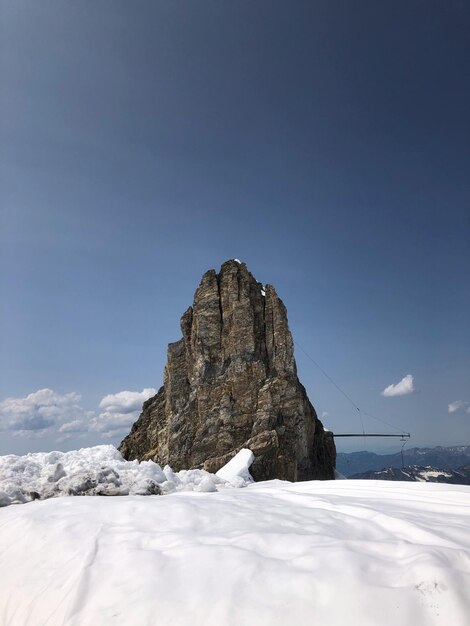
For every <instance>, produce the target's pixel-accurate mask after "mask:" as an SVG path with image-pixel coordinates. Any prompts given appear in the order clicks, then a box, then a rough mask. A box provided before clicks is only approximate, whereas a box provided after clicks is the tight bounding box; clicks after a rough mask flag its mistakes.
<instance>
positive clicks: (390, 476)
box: [348, 465, 470, 485]
mask: <svg viewBox="0 0 470 626" xmlns="http://www.w3.org/2000/svg"><path fill="white" fill-rule="evenodd" d="M348 478H351V479H353V478H361V479H367V480H402V481H403V480H404V481H418V482H429V483H448V484H452V485H470V465H464V466H463V467H459V468H458V469H456V470H449V469H446V470H441V469H436V468H435V467H431V466H428V467H420V466H419V465H410V466H408V467H405V468H403V469H402V468H399V467H388V468H386V469H383V470H375V471H374V470H370V471H368V472H362V473H359V474H353V475H352V476H349V477H348Z"/></svg>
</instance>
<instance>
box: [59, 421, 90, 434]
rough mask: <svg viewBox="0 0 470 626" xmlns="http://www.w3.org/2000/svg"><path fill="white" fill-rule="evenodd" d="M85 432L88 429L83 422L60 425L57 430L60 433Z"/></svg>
mask: <svg viewBox="0 0 470 626" xmlns="http://www.w3.org/2000/svg"><path fill="white" fill-rule="evenodd" d="M86 430H88V428H87V426H86V424H85V422H84V421H83V420H72V421H71V422H66V423H65V424H62V426H61V427H60V428H59V432H60V433H82V432H84V431H86Z"/></svg>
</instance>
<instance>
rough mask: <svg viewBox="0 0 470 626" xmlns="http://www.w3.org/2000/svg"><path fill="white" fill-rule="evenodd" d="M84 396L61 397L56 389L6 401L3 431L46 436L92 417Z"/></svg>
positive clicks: (0, 407) (0, 405)
mask: <svg viewBox="0 0 470 626" xmlns="http://www.w3.org/2000/svg"><path fill="white" fill-rule="evenodd" d="M80 400H81V396H80V394H78V393H76V392H75V391H72V392H70V393H66V394H60V393H57V392H56V391H53V390H52V389H38V391H34V392H33V393H30V394H29V395H27V396H25V397H24V398H6V400H3V401H2V402H0V429H1V430H9V431H12V432H13V433H14V434H17V435H19V436H26V437H31V436H42V435H43V434H44V433H45V432H46V431H50V430H51V429H52V428H53V427H55V426H57V425H59V424H61V423H62V422H67V421H75V420H77V419H82V418H86V417H87V416H89V413H87V412H86V411H85V410H84V409H83V408H82V407H81V406H80Z"/></svg>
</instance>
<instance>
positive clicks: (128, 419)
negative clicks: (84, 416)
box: [90, 387, 157, 437]
mask: <svg viewBox="0 0 470 626" xmlns="http://www.w3.org/2000/svg"><path fill="white" fill-rule="evenodd" d="M156 393H157V390H156V389H153V388H152V387H149V388H145V389H143V390H142V391H119V392H118V393H111V394H108V395H107V396H105V397H104V398H103V399H102V400H101V402H100V408H101V409H104V411H103V412H102V413H100V414H99V416H98V417H94V418H93V419H92V420H91V422H90V430H94V431H96V432H99V433H101V434H102V436H103V437H113V436H115V435H119V434H125V433H126V432H127V431H128V430H129V428H130V427H131V426H132V424H133V423H134V422H135V420H136V419H137V418H138V416H139V413H140V412H141V410H142V404H143V403H144V402H145V401H146V400H148V399H149V398H151V397H152V396H154V395H155V394H156Z"/></svg>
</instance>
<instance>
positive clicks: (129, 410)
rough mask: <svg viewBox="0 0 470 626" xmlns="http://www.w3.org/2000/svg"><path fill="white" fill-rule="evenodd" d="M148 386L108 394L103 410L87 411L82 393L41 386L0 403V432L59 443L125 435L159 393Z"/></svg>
mask: <svg viewBox="0 0 470 626" xmlns="http://www.w3.org/2000/svg"><path fill="white" fill-rule="evenodd" d="M156 392H157V391H156V389H154V388H153V387H148V388H145V389H143V390H142V391H119V392H117V393H113V394H108V395H106V396H104V398H102V400H101V401H100V403H99V408H100V409H101V412H100V413H98V412H97V411H88V410H85V409H84V408H83V407H82V406H81V404H80V402H81V395H80V394H79V393H77V392H75V391H71V392H70V393H65V394H60V393H58V392H56V391H54V390H52V389H38V391H34V392H33V393H30V394H29V395H27V396H25V397H23V398H13V397H11V398H6V399H5V400H3V401H2V402H0V431H4V432H5V431H8V432H11V433H12V434H13V435H15V436H18V437H26V438H31V437H44V436H45V435H50V436H53V437H56V439H55V441H56V442H57V443H60V442H63V441H66V440H68V439H71V438H77V439H79V438H81V437H83V436H84V435H85V434H86V433H99V434H100V436H101V437H103V438H109V437H114V436H117V435H123V434H125V433H127V432H128V430H129V428H130V427H131V425H132V424H133V422H134V421H135V420H136V419H137V417H138V415H139V413H140V411H141V408H142V404H143V403H144V402H145V400H147V399H148V398H150V397H151V396H153V395H155V394H156Z"/></svg>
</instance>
